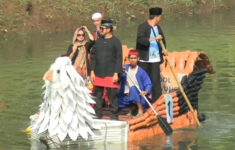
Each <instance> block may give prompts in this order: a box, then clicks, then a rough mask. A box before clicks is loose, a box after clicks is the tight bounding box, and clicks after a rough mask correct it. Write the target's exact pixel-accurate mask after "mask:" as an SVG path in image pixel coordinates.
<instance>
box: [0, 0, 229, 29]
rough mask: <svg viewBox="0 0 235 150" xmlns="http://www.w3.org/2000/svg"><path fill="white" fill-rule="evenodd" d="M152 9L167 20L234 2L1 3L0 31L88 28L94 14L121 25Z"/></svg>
mask: <svg viewBox="0 0 235 150" xmlns="http://www.w3.org/2000/svg"><path fill="white" fill-rule="evenodd" d="M152 6H161V7H163V9H164V14H165V15H166V16H170V15H175V14H186V15H193V14H197V13H206V12H213V11H216V10H220V9H228V8H230V7H233V6H234V0H101V1H96V0H89V1H88V0H63V1H61V0H18V1H16V0H0V31H1V33H8V32H20V31H23V32H25V31H57V30H59V31H60V30H69V29H71V28H74V26H77V25H78V24H80V23H82V24H87V23H89V24H90V22H91V21H90V17H91V14H92V13H93V12H96V11H99V12H103V13H104V17H105V18H112V19H114V20H116V22H117V23H123V22H128V21H131V20H138V19H141V18H142V19H143V17H147V16H148V8H149V7H152Z"/></svg>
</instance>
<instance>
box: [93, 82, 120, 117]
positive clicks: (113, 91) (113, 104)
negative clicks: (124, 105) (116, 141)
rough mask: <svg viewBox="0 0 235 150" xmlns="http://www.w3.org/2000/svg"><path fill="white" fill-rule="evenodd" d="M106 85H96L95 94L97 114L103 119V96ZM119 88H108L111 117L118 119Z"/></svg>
mask: <svg viewBox="0 0 235 150" xmlns="http://www.w3.org/2000/svg"><path fill="white" fill-rule="evenodd" d="M103 91H104V87H101V86H94V89H93V96H95V102H96V104H95V113H96V116H97V117H98V118H99V119H101V118H102V112H103V102H104V100H103V99H102V96H103ZM117 94H118V89H117V88H107V96H108V98H109V101H110V106H109V111H110V117H111V119H113V120H118V99H117Z"/></svg>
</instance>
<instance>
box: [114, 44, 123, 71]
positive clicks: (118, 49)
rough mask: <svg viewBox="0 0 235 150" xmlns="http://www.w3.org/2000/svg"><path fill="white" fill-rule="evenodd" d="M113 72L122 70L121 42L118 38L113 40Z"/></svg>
mask: <svg viewBox="0 0 235 150" xmlns="http://www.w3.org/2000/svg"><path fill="white" fill-rule="evenodd" d="M114 42H115V52H116V58H115V72H116V73H121V72H122V44H121V42H120V41H119V40H115V41H114Z"/></svg>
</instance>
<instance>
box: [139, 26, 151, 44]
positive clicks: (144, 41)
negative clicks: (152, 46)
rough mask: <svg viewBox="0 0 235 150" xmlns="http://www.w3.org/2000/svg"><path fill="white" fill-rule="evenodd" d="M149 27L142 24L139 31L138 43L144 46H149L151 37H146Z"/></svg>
mask: <svg viewBox="0 0 235 150" xmlns="http://www.w3.org/2000/svg"><path fill="white" fill-rule="evenodd" d="M146 30H147V26H145V25H144V24H141V25H140V26H139V27H138V31H137V42H138V43H139V44H141V45H144V46H149V43H150V42H149V37H147V36H146V33H145V32H146Z"/></svg>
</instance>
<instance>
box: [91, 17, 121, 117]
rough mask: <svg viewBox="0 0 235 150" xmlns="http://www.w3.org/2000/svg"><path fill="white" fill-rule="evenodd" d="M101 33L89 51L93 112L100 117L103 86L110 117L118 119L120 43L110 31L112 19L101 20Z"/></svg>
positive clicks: (111, 29)
mask: <svg viewBox="0 0 235 150" xmlns="http://www.w3.org/2000/svg"><path fill="white" fill-rule="evenodd" d="M100 30H101V35H102V37H100V38H98V39H97V41H96V43H95V45H94V47H93V50H92V51H91V76H90V78H91V81H92V82H93V86H94V89H93V95H94V96H95V97H96V100H95V101H96V105H95V112H96V115H97V117H98V118H102V110H103V109H102V104H103V100H102V95H103V91H104V88H106V89H107V96H108V98H109V101H110V107H109V110H110V112H111V113H110V117H111V119H114V120H118V100H117V94H118V88H119V84H118V76H119V74H120V73H121V72H122V45H121V42H120V41H119V39H117V38H116V37H115V36H114V35H113V33H112V31H113V25H112V21H109V20H102V23H101V27H100Z"/></svg>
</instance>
